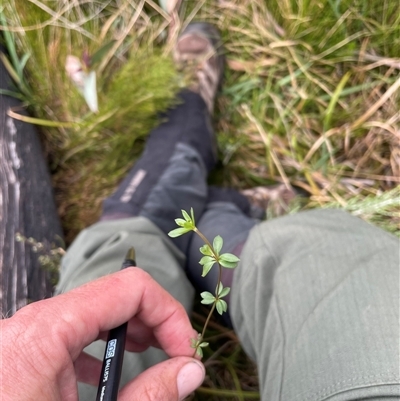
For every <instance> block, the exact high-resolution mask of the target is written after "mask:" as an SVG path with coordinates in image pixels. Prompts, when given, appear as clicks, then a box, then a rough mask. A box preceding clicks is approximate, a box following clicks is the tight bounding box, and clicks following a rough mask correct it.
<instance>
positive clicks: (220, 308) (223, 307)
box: [215, 299, 228, 315]
mask: <svg viewBox="0 0 400 401" xmlns="http://www.w3.org/2000/svg"><path fill="white" fill-rule="evenodd" d="M215 306H216V308H217V312H218V313H219V314H220V315H222V314H223V313H224V312H226V311H227V309H228V304H227V303H226V302H225V301H224V300H223V299H219V300H218V301H217V302H216V304H215Z"/></svg>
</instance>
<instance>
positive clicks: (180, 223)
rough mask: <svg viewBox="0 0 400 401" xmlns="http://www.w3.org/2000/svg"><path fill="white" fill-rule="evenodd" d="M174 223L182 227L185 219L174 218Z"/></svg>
mask: <svg viewBox="0 0 400 401" xmlns="http://www.w3.org/2000/svg"><path fill="white" fill-rule="evenodd" d="M175 223H176V225H178V226H179V227H183V226H184V225H185V223H186V220H183V219H175Z"/></svg>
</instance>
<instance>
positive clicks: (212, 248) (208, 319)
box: [193, 227, 222, 355]
mask: <svg viewBox="0 0 400 401" xmlns="http://www.w3.org/2000/svg"><path fill="white" fill-rule="evenodd" d="M193 231H194V232H195V233H196V234H197V235H198V236H199V237H200V238H201V239H202V240H203V241H204V242H205V243H206V244H207V245H208V246H209V247H210V249H211V252H212V253H213V255H214V258H215V259H216V260H218V255H217V253H216V252H215V250H214V247H213V246H212V245H211V243H210V241H209V240H208V239H207V238H206V237H205V236H204V235H203V233H202V232H201V231H199V230H198V228H197V227H195V228H194V230H193ZM217 264H218V269H219V272H218V280H217V286H216V287H215V301H214V303H213V305H212V307H211V309H210V312H209V314H208V316H207V319H206V322H205V323H204V326H203V330H202V332H201V336H200V339H199V342H198V344H201V342H202V341H203V339H204V335H205V333H206V330H207V326H208V323H209V321H210V319H211V316H212V314H213V312H214V309H215V305H216V304H217V301H218V288H219V284H220V283H221V279H222V266H221V265H220V264H219V263H218V262H217ZM197 348H198V347H196V349H195V352H194V355H196V352H197Z"/></svg>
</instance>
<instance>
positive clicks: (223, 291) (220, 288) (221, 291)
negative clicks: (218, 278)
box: [217, 283, 231, 298]
mask: <svg viewBox="0 0 400 401" xmlns="http://www.w3.org/2000/svg"><path fill="white" fill-rule="evenodd" d="M220 284H221V285H220V286H218V291H217V294H218V298H223V297H225V296H226V295H228V294H229V292H230V290H231V289H230V288H229V287H224V286H223V285H222V283H220Z"/></svg>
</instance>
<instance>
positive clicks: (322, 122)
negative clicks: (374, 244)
mask: <svg viewBox="0 0 400 401" xmlns="http://www.w3.org/2000/svg"><path fill="white" fill-rule="evenodd" d="M51 7H54V8H51ZM3 15H4V17H5V21H6V24H7V26H8V30H9V31H10V32H11V35H12V36H13V41H14V43H15V44H16V49H17V54H18V57H19V59H20V60H23V59H24V57H25V60H24V61H27V63H26V68H25V70H26V74H25V75H24V77H25V78H24V79H26V80H27V83H28V86H29V87H28V89H29V90H25V91H24V88H23V85H22V88H21V85H20V89H21V91H22V92H23V98H24V99H25V100H26V102H27V104H28V106H29V108H30V110H31V112H32V113H33V114H34V115H35V116H36V117H39V118H42V119H49V120H52V121H69V122H74V125H73V126H72V127H69V128H68V127H59V128H46V129H43V130H42V132H43V135H44V139H45V144H46V147H47V152H48V155H49V160H50V162H51V166H52V170H53V172H54V182H55V187H56V191H57V194H58V202H59V210H60V214H61V216H62V218H63V221H64V224H65V227H66V229H67V232H68V233H69V234H68V239H69V240H71V239H72V238H73V236H74V235H75V234H76V233H77V232H78V230H80V229H81V228H83V227H84V226H87V225H89V224H90V223H92V222H94V221H95V220H96V218H97V216H98V213H99V209H100V201H101V199H102V198H103V197H104V196H105V195H106V194H108V193H110V192H111V191H112V188H113V187H114V186H115V184H116V183H117V182H118V180H119V179H120V178H121V177H122V176H123V174H124V173H125V171H126V170H127V169H128V168H129V167H130V165H131V164H132V163H133V162H134V160H135V159H136V158H137V157H138V155H139V154H140V151H141V149H142V144H143V138H144V137H145V136H146V134H147V132H148V130H149V129H150V127H151V126H153V125H154V124H156V121H157V119H156V116H155V111H156V110H162V109H164V108H166V107H167V106H168V105H169V104H171V102H172V101H173V96H174V93H175V92H176V90H177V88H178V86H179V82H178V79H177V75H176V73H175V71H174V67H173V65H172V63H171V61H170V57H169V53H168V51H169V50H170V48H171V43H172V41H173V37H174V35H176V34H177V32H178V29H179V26H185V25H186V24H187V23H189V22H190V21H191V20H193V19H195V20H206V21H209V22H212V23H214V24H216V25H217V26H218V27H219V28H220V30H221V32H222V36H223V40H224V48H225V52H226V56H227V69H226V73H225V82H224V87H223V91H222V93H221V95H220V96H219V98H218V102H217V108H216V109H217V115H216V118H215V120H216V132H217V137H218V143H219V150H220V160H221V163H220V166H219V168H218V169H217V170H216V172H215V173H214V174H213V175H212V177H211V178H210V179H211V181H212V182H213V183H218V184H222V185H230V186H234V187H236V188H247V187H251V186H255V185H267V184H270V183H276V182H283V183H285V184H287V185H295V186H297V187H299V188H302V189H303V190H304V191H305V192H306V193H307V194H309V198H307V199H306V200H305V202H304V203H305V204H304V205H303V207H304V208H315V207H340V208H344V209H346V210H348V211H350V212H351V213H353V214H355V215H357V216H360V217H362V218H364V219H366V220H368V221H370V222H371V223H373V224H376V225H378V226H380V227H382V228H384V229H386V230H388V231H390V232H394V233H396V234H397V235H399V219H400V217H399V205H400V190H399V184H400V129H399V120H400V113H399V105H400V102H399V100H400V99H399V93H400V91H399V88H400V74H399V71H400V58H399V55H400V5H399V2H398V1H396V0H369V1H366V0H342V1H337V0H329V1H328V0H327V1H322V2H321V1H316V0H307V1H305V0H296V1H294V0H284V1H268V2H267V1H265V0H251V1H242V0H220V1H214V0H213V1H211V0H202V1H200V2H193V1H189V0H187V1H183V3H182V6H181V10H180V20H179V21H175V24H174V26H173V29H172V30H171V31H170V32H169V33H168V35H167V33H166V31H165V29H166V28H167V27H168V24H169V23H170V21H171V19H170V17H169V16H168V15H166V14H165V13H164V12H163V11H162V10H161V9H160V8H159V7H158V5H157V4H156V3H154V2H153V1H151V0H147V1H144V0H142V1H139V0H138V1H132V0H109V1H106V2H92V1H89V2H84V1H81V2H72V1H67V0H62V1H58V2H47V1H43V0H42V1H40V0H9V1H8V2H7V3H6V4H5V5H4V6H3ZM3 26H4V23H3ZM105 45H108V47H107V49H106V50H107V51H105V55H103V58H102V59H101V61H100V62H99V63H98V64H97V66H96V67H95V69H96V70H97V71H98V86H99V94H100V99H99V101H100V113H99V114H98V115H92V114H90V113H89V112H88V109H87V107H86V105H85V104H84V102H83V100H82V99H81V97H80V96H79V94H78V93H77V91H76V90H75V89H74V88H73V86H72V85H71V83H70V82H69V81H68V79H67V78H66V76H65V73H64V63H65V56H66V55H67V54H74V55H77V56H80V55H81V54H82V53H83V52H85V51H86V52H88V53H89V54H93V53H94V52H95V51H96V50H98V49H100V48H102V47H104V46H105ZM27 54H29V55H30V57H29V59H28V60H26V57H27V56H25V55H27ZM11 62H13V60H11ZM25 89H27V88H25ZM196 319H200V320H201V314H200V316H197V317H196ZM196 319H195V322H196ZM210 336H211V337H212V338H213V337H215V344H216V347H217V348H214V347H213V346H212V349H217V351H216V355H212V354H210V355H207V356H208V358H210V359H209V362H206V363H208V365H209V366H208V368H209V372H210V373H209V377H208V378H207V381H206V386H207V389H208V390H207V389H206V390H205V389H202V390H201V391H200V392H198V393H197V395H196V396H195V399H199V400H200V399H207V400H231V399H237V400H246V399H254V398H252V397H257V395H256V394H254V391H257V384H256V373H255V369H254V366H253V365H252V364H251V363H250V362H248V361H246V359H245V358H244V356H243V353H242V351H240V349H239V348H238V343H237V340H236V339H235V338H234V336H233V334H232V333H229V332H226V331H224V330H223V329H222V328H220V327H219V328H215V332H214V331H213V330H211V331H210ZM232 336H233V337H232ZM221 344H222V345H221ZM224 344H228V345H224ZM224 389H227V390H229V391H234V394H232V393H229V391H227V392H222V393H221V391H219V390H224ZM239 390H240V391H239ZM218 391H219V392H218ZM242 391H249V393H247V395H248V397H246V394H242Z"/></svg>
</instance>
